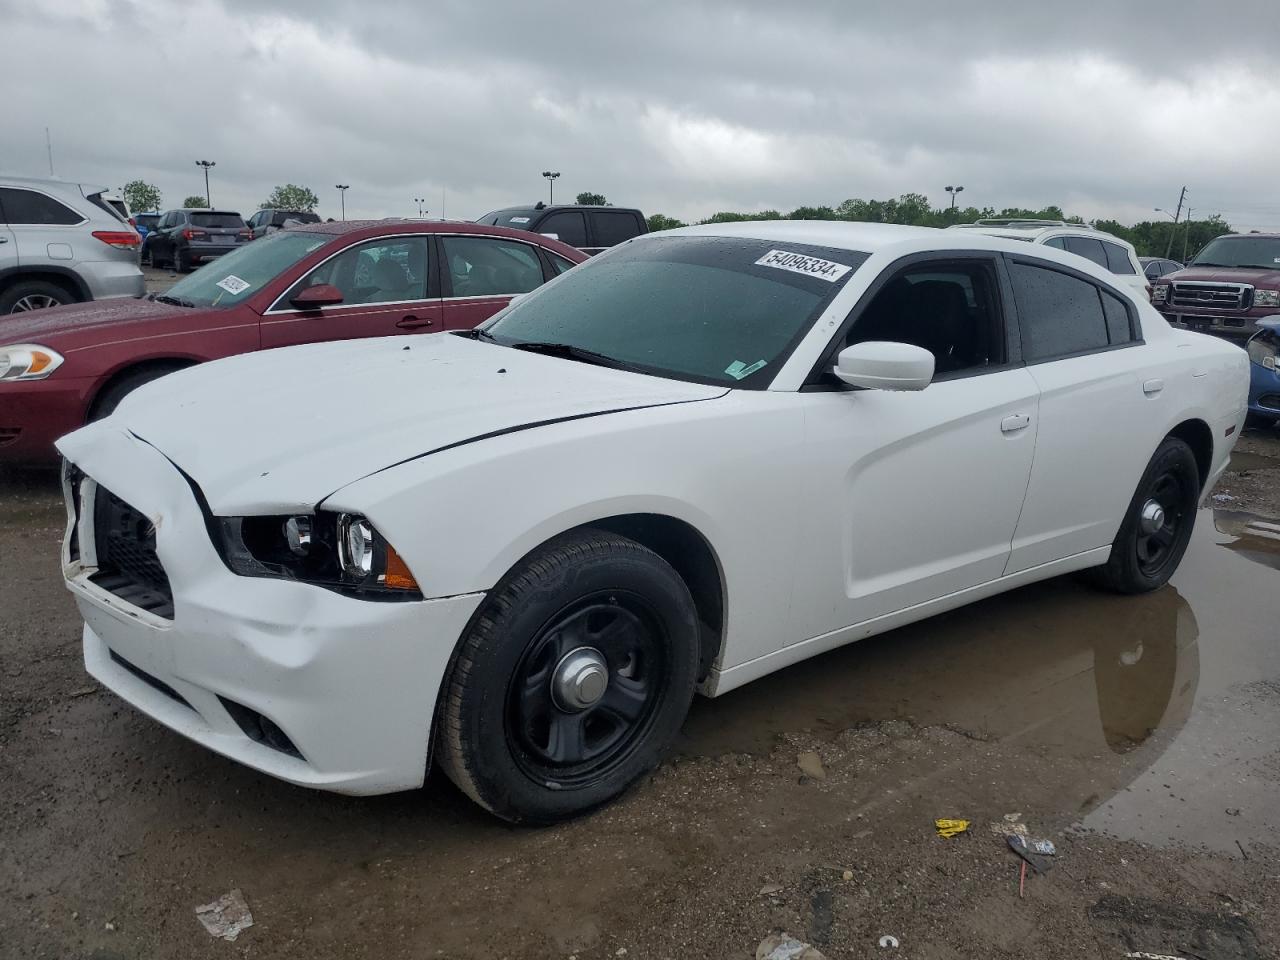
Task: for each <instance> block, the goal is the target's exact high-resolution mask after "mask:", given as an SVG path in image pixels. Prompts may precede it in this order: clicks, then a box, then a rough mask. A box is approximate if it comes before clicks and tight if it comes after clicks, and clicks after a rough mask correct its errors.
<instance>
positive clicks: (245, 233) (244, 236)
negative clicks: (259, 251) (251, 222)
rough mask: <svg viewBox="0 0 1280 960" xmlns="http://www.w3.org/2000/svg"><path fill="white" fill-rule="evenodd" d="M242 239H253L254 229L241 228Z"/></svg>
mask: <svg viewBox="0 0 1280 960" xmlns="http://www.w3.org/2000/svg"><path fill="white" fill-rule="evenodd" d="M240 239H241V240H252V239H253V231H252V230H241V231H240Z"/></svg>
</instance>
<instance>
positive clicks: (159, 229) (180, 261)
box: [142, 207, 253, 273]
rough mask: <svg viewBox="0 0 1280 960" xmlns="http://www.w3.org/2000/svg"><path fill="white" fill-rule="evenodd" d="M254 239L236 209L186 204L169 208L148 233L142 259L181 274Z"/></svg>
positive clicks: (151, 264)
mask: <svg viewBox="0 0 1280 960" xmlns="http://www.w3.org/2000/svg"><path fill="white" fill-rule="evenodd" d="M252 239H253V234H252V233H251V232H250V231H249V227H248V225H247V224H246V223H245V222H244V217H242V216H240V214H238V213H236V212H235V211H233V210H204V209H200V208H192V207H187V208H184V209H182V210H169V211H167V212H166V213H165V215H164V216H163V217H161V218H160V222H159V223H158V224H156V227H155V230H153V231H152V232H151V233H150V234H148V235H147V241H146V243H145V244H143V248H142V262H143V263H145V264H147V265H148V266H151V267H160V266H168V267H172V268H173V269H174V270H176V271H178V272H179V273H185V272H186V271H187V270H190V269H191V268H192V267H195V266H198V265H199V264H202V263H207V262H208V261H210V260H216V259H217V258H218V257H220V256H222V255H223V254H224V253H230V252H231V251H232V250H234V249H236V247H239V246H241V245H242V244H246V243H248V242H249V241H250V240H252Z"/></svg>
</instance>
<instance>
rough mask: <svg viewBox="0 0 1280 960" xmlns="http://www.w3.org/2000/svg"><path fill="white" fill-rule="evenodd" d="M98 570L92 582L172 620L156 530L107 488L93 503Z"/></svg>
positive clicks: (136, 605) (102, 489)
mask: <svg viewBox="0 0 1280 960" xmlns="http://www.w3.org/2000/svg"><path fill="white" fill-rule="evenodd" d="M93 541H94V547H95V549H96V551H97V555H98V571H97V573H95V574H94V575H93V576H92V577H90V578H89V579H90V580H91V581H92V582H93V583H95V584H97V585H98V586H99V587H101V588H102V589H103V590H107V591H109V592H110V593H114V594H115V595H116V596H117V597H119V598H120V599H121V600H124V601H126V602H127V603H131V604H133V605H134V606H135V607H139V608H141V609H143V610H146V611H147V612H148V613H153V614H155V615H156V616H158V617H164V618H165V619H167V620H172V619H173V590H172V589H171V588H170V586H169V578H168V577H167V576H166V575H165V572H164V567H163V566H161V565H160V558H159V557H158V556H156V530H155V527H154V526H152V524H151V521H150V520H148V519H147V517H146V515H145V514H143V513H142V512H141V511H140V510H137V509H135V508H133V507H131V506H129V504H127V503H125V502H124V501H123V500H121V499H120V498H119V497H117V496H116V495H115V494H113V493H112V492H111V491H109V490H107V489H106V488H105V487H98V490H97V494H96V495H95V497H94V501H93Z"/></svg>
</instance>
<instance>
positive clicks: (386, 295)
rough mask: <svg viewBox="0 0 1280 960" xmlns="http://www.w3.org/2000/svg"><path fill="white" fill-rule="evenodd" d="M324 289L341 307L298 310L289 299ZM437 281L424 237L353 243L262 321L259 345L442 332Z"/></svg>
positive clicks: (403, 236)
mask: <svg viewBox="0 0 1280 960" xmlns="http://www.w3.org/2000/svg"><path fill="white" fill-rule="evenodd" d="M316 284H330V285H332V286H334V287H337V288H338V290H339V291H340V292H341V293H342V295H343V302H342V303H340V304H337V305H335V306H330V307H322V308H321V309H319V310H298V309H297V308H295V307H294V306H293V305H292V304H291V303H290V300H291V299H292V298H293V297H295V296H297V294H298V293H300V292H301V291H302V290H304V289H306V288H307V287H310V286H314V285H316ZM442 319H443V308H442V306H441V303H440V293H439V277H438V270H437V269H436V266H435V262H434V258H433V257H432V255H431V237H430V236H429V235H427V234H396V235H392V236H386V237H380V238H378V239H376V240H366V241H364V242H363V243H354V244H352V245H351V246H349V247H346V248H345V249H343V250H341V251H339V252H337V253H335V254H333V255H332V256H330V257H329V258H328V259H326V260H324V261H322V262H321V263H320V264H319V265H318V266H316V267H315V269H313V270H312V271H311V272H310V273H308V274H307V275H306V276H305V277H303V278H302V279H301V280H299V281H298V282H297V283H296V284H294V285H293V287H292V288H291V289H290V290H288V291H287V292H285V293H284V294H283V295H282V296H281V297H280V298H279V299H278V300H277V301H276V302H275V303H274V304H273V305H272V306H271V308H270V309H269V310H268V311H267V312H266V313H265V314H264V315H263V317H262V346H263V349H268V348H270V347H284V346H289V345H292V344H298V343H318V342H322V341H327V340H350V339H355V338H358V337H387V336H394V335H397V334H403V333H436V332H438V331H439V330H441V329H442V328H443V323H442Z"/></svg>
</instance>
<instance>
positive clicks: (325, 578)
mask: <svg viewBox="0 0 1280 960" xmlns="http://www.w3.org/2000/svg"><path fill="white" fill-rule="evenodd" d="M212 520H213V525H214V527H215V530H216V532H217V534H218V536H219V538H220V541H221V542H220V543H219V544H218V547H219V548H220V552H221V554H222V558H223V560H224V561H225V562H226V564H227V566H228V567H229V568H230V569H231V571H232V572H233V573H237V574H239V575H240V576H242V577H272V578H277V579H282V580H297V581H300V582H302V583H310V584H313V585H315V586H318V587H325V588H327V589H330V590H337V591H339V592H340V593H346V594H350V595H352V596H358V597H362V598H364V599H368V600H421V599H422V591H421V590H420V589H419V588H418V582H417V581H416V580H414V578H413V574H411V573H410V572H409V567H408V565H406V564H405V562H404V560H403V559H402V558H401V557H400V555H399V554H398V553H396V551H395V548H394V547H392V546H391V544H390V543H388V542H387V540H386V539H385V538H384V537H383V536H382V535H381V534H380V533H378V531H377V530H376V529H374V526H373V524H371V523H370V522H369V521H368V520H366V519H365V518H364V517H361V516H357V515H355V514H349V513H328V512H324V511H321V512H320V513H316V514H314V515H308V514H299V515H296V516H278V515H277V516H265V517H214V518H212Z"/></svg>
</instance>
